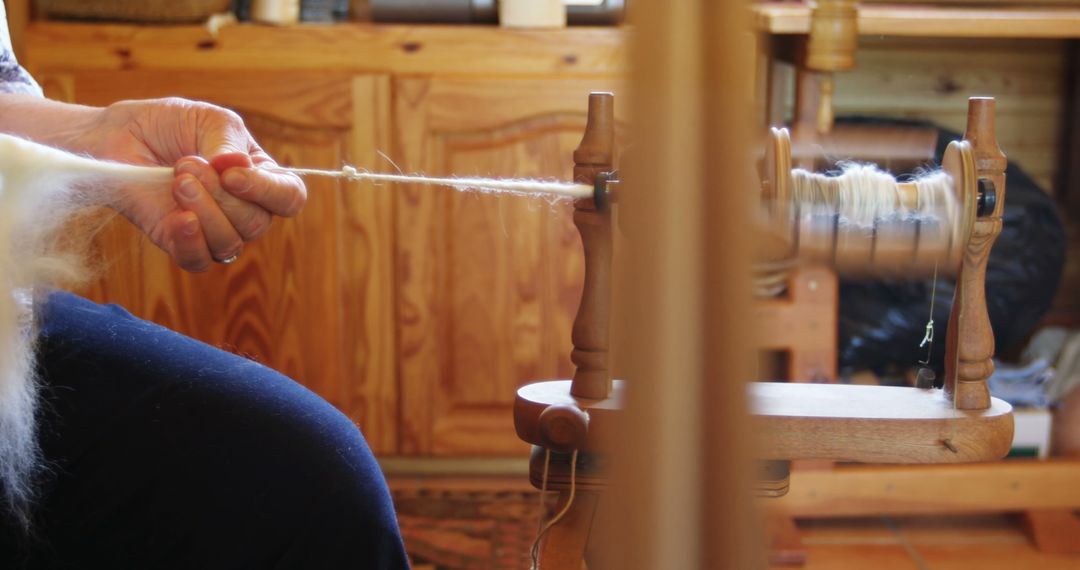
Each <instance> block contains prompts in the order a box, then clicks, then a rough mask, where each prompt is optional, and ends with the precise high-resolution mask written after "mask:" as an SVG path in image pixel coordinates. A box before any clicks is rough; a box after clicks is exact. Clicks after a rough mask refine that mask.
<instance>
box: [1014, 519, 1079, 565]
mask: <svg viewBox="0 0 1080 570" xmlns="http://www.w3.org/2000/svg"><path fill="white" fill-rule="evenodd" d="M1023 516H1024V529H1025V530H1026V531H1027V534H1028V538H1029V539H1030V540H1031V542H1032V544H1034V545H1035V547H1036V548H1038V549H1039V550H1040V551H1042V552H1046V553H1049V554H1080V518H1077V517H1076V515H1075V514H1074V513H1073V512H1072V511H1070V510H1068V509H1041V510H1031V511H1025V512H1024V514H1023Z"/></svg>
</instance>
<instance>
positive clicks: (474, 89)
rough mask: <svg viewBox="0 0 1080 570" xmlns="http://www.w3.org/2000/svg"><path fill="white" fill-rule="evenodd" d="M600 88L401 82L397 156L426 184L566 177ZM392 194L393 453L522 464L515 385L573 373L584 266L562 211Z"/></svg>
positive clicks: (522, 203) (497, 200) (476, 197)
mask: <svg viewBox="0 0 1080 570" xmlns="http://www.w3.org/2000/svg"><path fill="white" fill-rule="evenodd" d="M604 87H610V82H603V81H561V80H545V81H529V80H502V81H499V80H479V79H460V80H455V79H419V78H418V79H401V80H397V81H395V83H394V112H395V133H394V134H395V137H394V138H395V149H394V150H395V156H396V157H400V162H399V165H400V166H401V168H402V169H404V170H406V171H421V172H426V173H428V174H432V175H459V176H466V175H476V176H514V177H552V178H559V179H568V178H569V177H570V176H571V168H572V166H573V161H572V159H571V153H572V151H573V149H574V147H575V146H576V145H577V143H578V141H579V140H580V136H581V129H582V128H583V126H584V110H585V105H586V103H587V97H586V95H587V94H588V92H589V91H590V90H595V89H602V88H604ZM466 108H468V109H484V110H485V112H484V113H483V114H479V115H478V114H472V113H463V112H462V109H466ZM395 195H396V197H397V200H398V202H397V211H396V212H397V229H398V234H397V240H398V277H399V280H400V281H399V283H398V295H399V298H398V311H399V323H400V326H401V331H400V335H401V336H400V339H401V344H400V374H401V382H402V383H401V386H402V391H403V392H402V430H403V431H402V440H401V450H402V451H403V452H405V453H409V454H434V455H506V454H522V453H524V452H525V450H526V446H525V444H523V443H521V442H520V441H519V440H518V439H517V437H516V435H515V434H514V430H513V422H512V417H511V414H510V410H511V404H512V401H513V396H514V392H515V390H516V388H517V387H518V386H520V385H521V384H524V383H527V382H530V381H535V380H538V379H544V378H559V377H566V376H568V375H569V374H570V372H571V368H570V362H569V351H570V347H571V343H570V326H571V323H572V321H573V317H574V314H575V313H576V311H577V303H578V300H579V298H580V287H581V279H582V261H581V251H580V247H581V246H580V241H579V240H578V238H577V232H576V230H575V229H574V228H573V225H572V221H571V217H570V213H571V210H570V205H569V204H565V203H562V204H551V203H549V202H548V201H545V200H542V199H535V200H523V199H521V198H516V197H505V196H495V195H484V194H479V193H458V192H449V191H446V190H442V189H430V188H419V187H403V188H401V189H400V190H399V191H398V192H397V193H396V194H395Z"/></svg>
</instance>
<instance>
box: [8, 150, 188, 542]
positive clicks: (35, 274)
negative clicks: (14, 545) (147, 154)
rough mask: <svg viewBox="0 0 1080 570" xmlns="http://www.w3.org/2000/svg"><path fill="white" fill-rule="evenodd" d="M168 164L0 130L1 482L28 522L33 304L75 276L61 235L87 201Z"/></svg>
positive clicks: (16, 513) (75, 253)
mask: <svg viewBox="0 0 1080 570" xmlns="http://www.w3.org/2000/svg"><path fill="white" fill-rule="evenodd" d="M172 176H173V173H172V169H171V168H148V167H139V166H130V165H124V164H118V163H110V162H103V161H98V160H93V159H89V158H85V157H81V156H76V155H73V154H70V153H67V152H64V151H61V150H58V149H55V148H51V147H48V146H44V145H40V144H37V143H33V142H30V141H27V140H25V139H21V138H18V137H14V136H10V135H5V134H0V484H2V491H3V499H4V501H5V503H6V507H7V510H8V511H9V512H10V514H11V515H12V516H13V517H15V519H16V520H17V521H18V522H19V523H20V524H21V525H22V526H23V527H24V528H29V525H30V513H31V508H32V506H33V501H34V480H35V475H36V474H37V473H38V471H39V469H40V457H39V451H38V445H37V438H36V434H35V415H36V410H37V384H36V381H35V360H34V337H35V323H34V305H35V303H36V302H40V300H41V299H43V298H44V295H42V293H43V292H44V291H45V290H47V289H48V288H49V287H50V286H52V285H54V284H56V283H58V282H74V281H78V280H79V277H80V273H81V271H82V269H81V268H82V263H81V260H80V259H79V249H80V248H78V247H74V248H73V247H72V246H73V245H74V246H77V245H78V244H79V243H85V242H86V240H88V239H89V238H90V236H64V235H60V234H61V231H62V230H64V229H65V222H67V221H69V220H70V219H71V217H72V216H73V215H74V214H76V213H77V212H79V211H81V210H84V209H86V208H88V207H93V206H100V205H105V204H109V203H111V202H112V200H113V198H114V196H115V192H116V189H117V188H121V187H124V186H126V185H130V184H132V183H136V184H138V183H143V184H154V185H165V186H166V187H167V185H168V184H169V183H170V182H171V180H172Z"/></svg>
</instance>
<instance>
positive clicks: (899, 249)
mask: <svg viewBox="0 0 1080 570" xmlns="http://www.w3.org/2000/svg"><path fill="white" fill-rule="evenodd" d="M941 167H942V170H944V171H945V172H946V173H947V174H948V175H949V176H950V178H951V179H952V182H953V192H954V194H955V196H956V198H957V203H958V204H959V209H958V218H957V219H956V220H952V225H951V229H952V232H951V233H950V234H943V233H931V232H929V231H928V230H927V231H922V232H921V233H920V232H919V231H916V229H915V228H914V227H913V226H911V225H910V224H908V223H906V222H905V223H902V224H895V225H893V226H887V225H883V226H881V227H878V228H876V230H875V231H874V232H873V233H867V232H858V233H850V234H843V235H838V234H837V233H836V232H837V231H838V228H837V227H836V226H835V225H833V224H831V223H828V222H826V223H825V224H823V225H822V224H818V225H812V224H807V223H805V222H804V221H803V220H802V219H801V218H802V214H801V212H799V211H797V207H796V206H795V205H794V191H793V184H792V178H791V170H792V157H791V138H790V135H789V134H788V131H787V129H777V128H773V129H771V130H770V133H769V138H768V143H767V145H766V151H765V163H764V172H763V178H762V190H763V195H764V196H765V198H766V201H767V203H768V205H769V210H770V218H771V224H772V228H771V229H770V233H769V236H768V243H767V244H766V246H765V248H766V249H765V251H763V252H762V253H761V256H762V257H763V258H765V259H766V260H776V259H779V258H784V257H787V258H791V257H795V258H799V259H805V260H812V261H815V262H819V263H826V264H829V265H832V266H833V267H835V268H836V270H837V271H838V272H840V273H842V274H844V275H848V276H859V275H866V274H874V275H902V276H906V277H911V276H913V275H926V276H929V275H931V274H932V273H933V272H934V271H935V268H936V270H937V271H938V272H939V273H940V274H942V275H948V274H952V273H955V272H957V271H958V270H959V266H960V261H961V258H962V256H963V253H964V251H965V248H964V244H966V243H967V241H968V239H969V237H970V235H971V231H972V228H973V226H974V222H975V218H976V206H977V196H978V177H977V175H976V171H975V157H974V153H973V150H972V147H971V143H970V142H968V141H953V142H952V143H949V146H948V148H947V149H946V151H945V155H944V157H943V160H942V165H941ZM897 190H898V195H899V197H900V203H899V204H897V206H899V207H903V208H906V209H909V210H914V209H916V208H917V207H918V206H919V199H920V197H919V194H918V190H917V187H916V185H915V183H905V182H900V183H897ZM776 228H780V231H779V232H778V231H776Z"/></svg>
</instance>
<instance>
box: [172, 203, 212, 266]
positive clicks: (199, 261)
mask: <svg viewBox="0 0 1080 570" xmlns="http://www.w3.org/2000/svg"><path fill="white" fill-rule="evenodd" d="M162 224H163V225H164V230H165V235H167V236H169V238H168V240H167V242H166V249H167V250H168V252H169V253H170V254H171V255H172V256H173V259H175V260H176V263H177V264H178V265H179V266H180V267H181V268H183V269H184V270H186V271H191V272H192V273H201V272H203V271H206V270H207V269H210V264H211V263H212V261H213V260H212V259H211V257H210V250H209V249H208V248H207V246H206V238H205V237H204V236H203V232H202V228H201V227H200V226H199V219H198V217H197V216H196V215H195V213H194V212H185V211H180V210H178V211H175V212H172V213H171V214H169V215H168V216H166V217H165V218H164V219H163V220H162Z"/></svg>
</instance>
